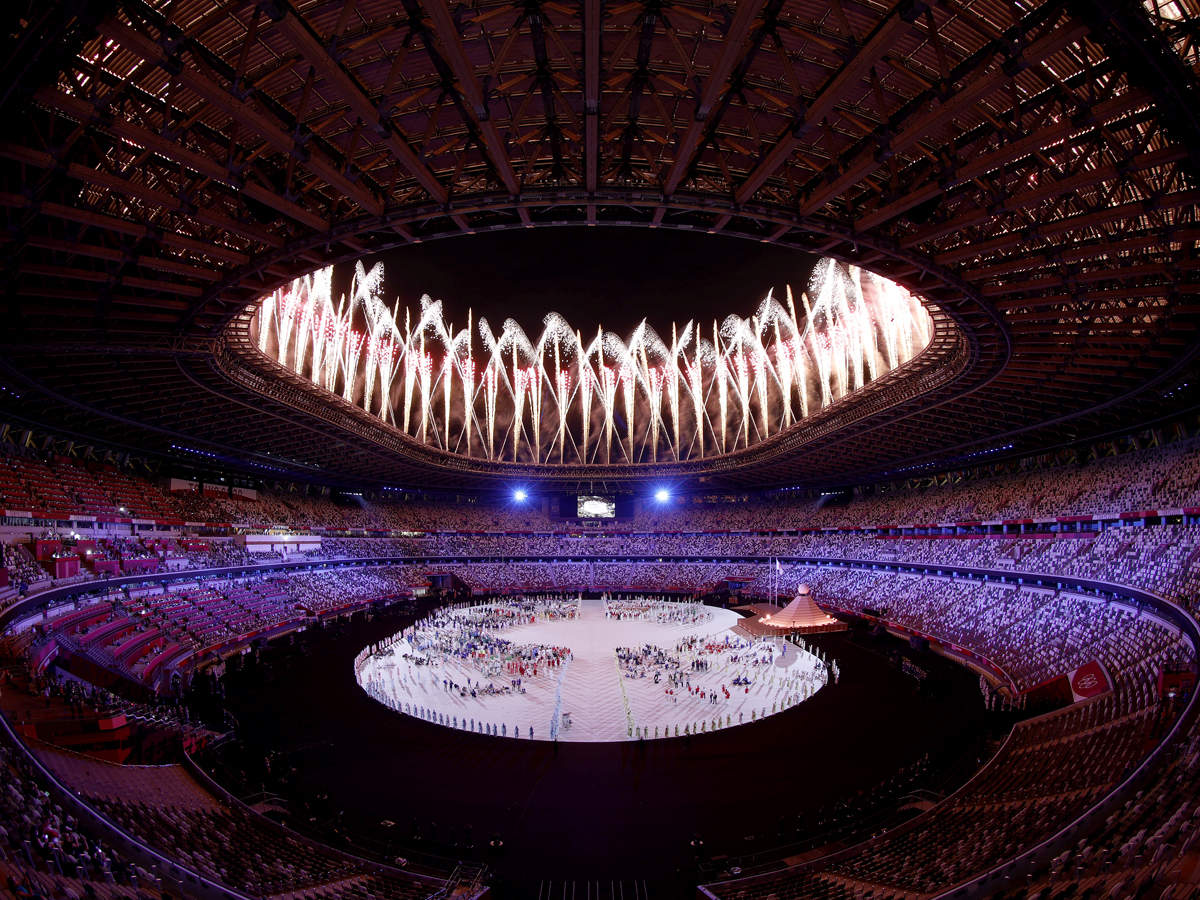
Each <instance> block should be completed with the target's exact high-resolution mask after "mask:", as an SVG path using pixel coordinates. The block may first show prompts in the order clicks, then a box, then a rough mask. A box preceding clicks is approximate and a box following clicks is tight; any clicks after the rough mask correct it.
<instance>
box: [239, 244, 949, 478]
mask: <svg viewBox="0 0 1200 900" xmlns="http://www.w3.org/2000/svg"><path fill="white" fill-rule="evenodd" d="M332 283H333V282H332V269H321V270H319V271H317V272H314V273H312V274H310V275H306V276H304V277H303V278H299V279H297V280H296V281H295V282H293V283H292V284H290V285H288V286H287V287H285V288H282V289H280V290H278V291H276V292H274V293H272V294H270V295H269V296H267V297H264V298H263V300H262V302H261V304H260V306H259V308H258V312H257V315H256V317H255V321H254V326H253V327H254V328H255V329H256V331H255V339H256V341H257V344H258V347H259V349H260V350H261V351H262V352H263V353H265V354H267V355H268V356H270V357H271V358H272V359H274V360H276V361H277V362H279V363H280V364H281V365H283V366H285V367H287V368H288V369H291V370H292V371H295V372H297V373H299V374H301V375H303V376H305V377H307V378H309V379H311V380H312V382H313V383H314V384H316V385H318V386H319V387H321V388H323V389H325V390H327V391H329V392H330V393H332V394H335V395H337V396H340V397H341V399H342V400H344V401H345V402H348V403H353V404H355V405H357V406H359V407H360V408H361V409H363V410H366V411H367V412H368V413H370V414H371V415H374V416H377V417H378V418H380V419H381V420H382V421H384V422H387V423H390V424H391V425H392V426H393V427H395V428H397V429H398V430H400V431H402V432H404V433H405V434H406V435H408V436H409V437H411V438H413V439H414V440H417V441H420V442H422V443H425V444H429V445H430V446H433V447H436V448H439V449H442V450H445V451H448V452H453V453H459V454H465V455H467V456H478V457H481V458H484V459H488V460H511V461H517V462H538V463H559V464H576V463H587V464H605V463H612V464H629V463H643V462H644V463H652V462H658V461H660V460H668V459H669V460H686V459H697V458H704V457H705V456H706V455H708V454H710V453H731V452H735V451H738V450H744V449H746V448H748V447H752V446H754V445H755V444H757V443H760V442H761V441H764V440H766V439H767V438H769V437H771V436H772V435H773V434H777V433H779V432H781V431H785V430H787V429H788V428H791V427H793V426H794V425H795V424H796V423H798V422H802V421H803V420H804V419H805V418H807V417H808V416H809V415H811V414H813V413H814V412H819V411H821V410H823V409H825V408H827V407H829V406H830V405H832V404H833V403H836V402H837V401H838V400H839V399H840V398H842V397H844V396H846V395H847V394H850V393H852V392H854V391H856V390H858V389H860V388H862V387H863V386H864V385H866V384H868V383H870V382H871V381H873V380H874V379H876V378H878V377H879V376H880V375H883V374H885V373H887V372H889V371H892V370H893V369H895V368H897V367H898V366H901V365H903V364H904V363H905V362H907V361H908V360H910V359H912V358H913V357H914V356H915V355H916V354H917V353H919V352H920V351H921V350H922V349H924V347H925V346H926V345H927V344H928V343H929V340H930V337H931V334H932V330H933V325H932V321H931V320H930V318H929V315H928V314H927V312H926V311H925V308H924V307H923V305H922V304H921V302H920V300H919V298H917V297H914V296H913V295H911V294H910V293H909V292H908V291H906V290H905V289H903V288H901V287H899V286H898V285H896V284H894V283H893V282H890V281H887V280H886V279H883V278H880V277H878V276H876V275H873V274H871V273H869V272H865V271H863V270H861V269H858V268H856V267H854V266H845V265H843V264H841V263H837V262H836V261H834V260H822V261H821V262H820V263H818V265H817V267H816V268H815V270H814V272H813V276H812V278H811V280H810V282H809V284H808V285H807V289H806V290H805V291H804V292H802V293H801V294H800V306H801V307H802V309H803V316H802V317H801V316H798V315H797V304H796V302H795V299H794V297H793V294H792V291H791V289H790V288H789V289H788V291H787V298H786V306H785V305H783V304H780V303H779V302H778V301H777V300H776V299H775V298H774V296H773V295H772V294H768V295H767V296H766V298H765V299H764V300H763V301H762V302H761V303H760V304H759V306H758V308H757V309H756V310H755V312H754V314H753V315H752V316H750V317H749V318H745V319H743V318H740V317H738V316H729V317H727V318H726V319H725V320H724V321H722V322H720V323H717V322H713V323H712V329H711V339H709V338H706V337H705V336H704V335H705V334H706V333H709V331H708V329H707V326H704V327H702V326H701V324H700V323H698V322H694V321H693V322H687V323H686V324H684V325H682V326H677V325H672V326H671V332H670V341H669V343H668V342H665V341H664V340H663V339H662V338H660V337H659V335H658V334H657V333H656V332H655V331H654V329H653V328H651V327H650V325H649V324H648V323H646V322H645V321H643V322H641V323H640V324H639V325H638V326H637V327H636V328H635V329H634V330H633V332H632V334H630V336H629V337H628V338H626V339H622V338H621V337H620V336H618V335H616V334H614V333H612V332H605V331H604V330H603V329H601V330H598V331H597V333H596V335H595V338H594V339H593V340H591V341H590V342H589V343H586V344H585V342H584V339H583V335H582V333H581V332H580V331H577V330H575V329H573V328H572V327H571V325H570V324H569V323H568V322H567V320H566V319H564V318H563V317H562V316H560V315H558V314H557V313H551V314H549V315H547V316H546V318H545V320H544V322H543V328H542V331H541V333H540V334H539V335H538V336H537V339H536V340H531V339H530V337H529V335H527V334H526V333H525V332H524V331H523V330H522V329H521V327H520V325H518V324H517V323H516V322H515V321H513V320H512V319H507V320H505V322H504V324H503V326H502V328H501V329H500V331H499V333H496V332H495V331H493V330H492V328H491V327H490V326H489V325H488V323H487V320H485V319H479V320H478V322H477V324H476V326H475V328H474V329H473V328H472V322H474V321H475V319H474V317H473V316H469V317H468V319H467V325H466V328H464V329H461V330H458V331H456V330H455V327H454V326H453V325H451V324H450V323H449V322H448V321H446V319H445V318H444V316H443V314H442V305H441V302H440V301H435V300H432V299H431V298H429V297H427V296H426V297H422V298H421V304H420V308H419V310H416V311H415V312H416V315H415V317H414V311H413V310H410V309H405V311H404V318H403V328H401V327H400V316H399V309H398V308H393V307H389V306H388V305H387V304H386V303H385V302H384V300H383V297H382V292H383V268H382V265H376V266H375V267H373V268H372V269H371V270H370V271H367V270H366V269H365V268H364V267H363V265H362V264H361V263H359V264H358V265H357V266H356V267H355V272H354V277H353V280H352V283H351V286H350V290H349V291H348V292H347V294H346V295H344V296H341V297H339V298H337V299H336V300H335V298H334V297H333V294H332ZM477 360H478V364H479V368H478V370H477V368H476V364H477Z"/></svg>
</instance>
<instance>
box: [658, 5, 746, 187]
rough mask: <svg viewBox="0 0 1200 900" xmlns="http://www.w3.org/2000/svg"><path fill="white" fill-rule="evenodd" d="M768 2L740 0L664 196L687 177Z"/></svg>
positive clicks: (669, 176)
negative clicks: (755, 25)
mask: <svg viewBox="0 0 1200 900" xmlns="http://www.w3.org/2000/svg"><path fill="white" fill-rule="evenodd" d="M765 3H766V0H741V2H739V3H738V4H737V9H736V11H735V12H734V15H733V21H732V22H731V23H730V24H729V30H728V31H727V32H726V33H725V39H724V42H723V43H722V45H721V56H720V57H719V58H718V60H717V63H716V65H714V66H713V69H712V72H711V73H709V76H708V81H707V82H706V83H705V85H704V90H702V91H701V92H700V96H699V97H698V98H697V101H696V109H695V111H694V113H693V115H692V120H691V121H690V122H689V123H688V127H687V131H685V132H684V133H683V136H682V137H681V138H680V139H679V143H678V145H677V149H676V151H675V161H674V162H673V163H672V164H671V170H670V172H668V173H667V177H666V179H665V181H664V182H663V194H664V195H666V196H668V197H670V196H671V195H672V194H673V193H675V189H676V188H678V187H679V184H680V182H682V181H683V179H684V178H686V177H687V173H688V172H689V171H690V170H691V167H692V160H693V159H694V158H695V156H696V151H697V150H699V148H700V145H701V138H703V136H704V133H705V131H706V130H708V128H709V124H710V123H709V121H708V117H709V113H711V112H712V108H713V107H714V106H715V105H716V103H717V100H718V99H719V98H720V96H721V94H722V93H723V92H724V91H725V88H726V86H727V84H728V82H729V76H730V74H731V73H732V72H733V67H734V65H736V63H737V61H738V60H739V59H741V58H742V56H743V52H742V48H743V46H745V43H746V38H747V36H748V35H749V34H750V26H751V25H753V24H754V20H755V19H756V18H758V15H759V13H760V12H762V8H763V6H764V5H765Z"/></svg>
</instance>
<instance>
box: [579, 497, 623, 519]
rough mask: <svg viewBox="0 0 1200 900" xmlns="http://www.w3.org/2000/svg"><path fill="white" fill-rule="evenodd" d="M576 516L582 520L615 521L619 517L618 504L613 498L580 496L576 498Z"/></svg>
mask: <svg viewBox="0 0 1200 900" xmlns="http://www.w3.org/2000/svg"><path fill="white" fill-rule="evenodd" d="M575 515H577V516H578V517H579V518H581V519H614V518H616V516H617V504H616V501H614V500H613V498H612V497H597V496H595V495H591V494H580V495H579V497H578V498H576V503H575Z"/></svg>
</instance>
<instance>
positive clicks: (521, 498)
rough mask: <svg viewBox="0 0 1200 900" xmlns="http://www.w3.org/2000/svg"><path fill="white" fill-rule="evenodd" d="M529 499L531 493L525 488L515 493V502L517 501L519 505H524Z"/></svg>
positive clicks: (518, 489)
mask: <svg viewBox="0 0 1200 900" xmlns="http://www.w3.org/2000/svg"><path fill="white" fill-rule="evenodd" d="M528 499H529V492H528V491H527V490H525V488H517V489H516V490H515V491H513V500H515V501H517V503H524V502H525V501H526V500H528Z"/></svg>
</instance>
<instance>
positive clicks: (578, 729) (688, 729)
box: [355, 596, 828, 741]
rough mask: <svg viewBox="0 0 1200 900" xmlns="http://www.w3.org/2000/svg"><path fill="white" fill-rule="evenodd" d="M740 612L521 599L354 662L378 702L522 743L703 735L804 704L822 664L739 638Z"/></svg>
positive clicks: (804, 653) (801, 651) (422, 625)
mask: <svg viewBox="0 0 1200 900" xmlns="http://www.w3.org/2000/svg"><path fill="white" fill-rule="evenodd" d="M738 621H739V617H738V615H737V614H736V613H734V612H730V611H729V610H724V609H716V608H714V607H710V606H703V605H701V604H697V603H679V602H669V601H663V600H660V599H657V598H628V597H626V598H622V599H612V600H609V599H582V600H581V599H578V598H575V597H571V598H564V597H561V596H560V597H521V598H510V599H506V600H503V601H490V602H488V603H486V604H481V605H476V606H461V607H447V608H444V609H441V610H438V611H437V612H436V613H434V614H433V615H432V616H430V617H429V618H427V619H423V620H422V621H420V622H418V623H417V624H416V625H414V626H413V627H411V628H407V629H405V630H404V631H403V632H401V633H400V634H397V635H395V636H393V637H392V638H391V639H390V640H388V641H384V642H383V643H382V644H380V645H377V646H374V647H372V648H368V650H365V651H364V652H363V653H361V654H360V655H359V657H358V659H357V660H356V662H355V669H356V677H357V679H358V683H359V684H360V685H361V686H362V687H363V689H364V690H365V691H366V692H367V693H368V694H370V695H371V696H372V697H373V698H375V699H376V700H378V701H379V702H380V703H383V704H385V705H386V706H388V707H390V708H392V709H394V710H396V711H397V712H402V713H404V714H406V715H412V716H416V717H418V718H422V719H425V720H427V721H431V722H436V723H437V724H440V725H445V726H447V727H449V728H458V729H463V730H468V731H474V732H479V733H484V734H495V735H497V736H499V737H507V738H514V737H515V738H519V739H520V740H529V739H533V740H555V739H557V740H561V741H627V740H638V739H654V738H664V737H676V736H683V735H685V734H696V733H705V732H708V731H714V730H717V729H718V728H729V727H736V726H738V725H743V724H748V723H750V722H753V721H757V720H759V719H761V718H764V717H766V716H769V715H773V714H775V713H779V712H782V711H783V710H785V709H787V708H789V707H791V706H795V705H796V704H797V703H800V702H802V701H804V700H806V699H808V698H809V697H811V696H812V695H813V694H815V693H816V692H817V691H818V690H820V689H821V688H822V687H823V686H824V685H825V683H826V680H827V678H828V670H827V668H826V665H825V663H824V662H822V661H821V660H820V659H818V658H817V656H816V655H814V653H813V652H810V651H809V650H808V649H806V648H805V647H803V646H799V645H797V644H793V643H790V642H788V641H785V640H784V639H782V638H778V637H772V638H760V639H757V640H755V639H752V638H750V637H749V636H748V635H746V634H744V633H743V632H741V631H735V630H734V625H736V624H737V622H738Z"/></svg>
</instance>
